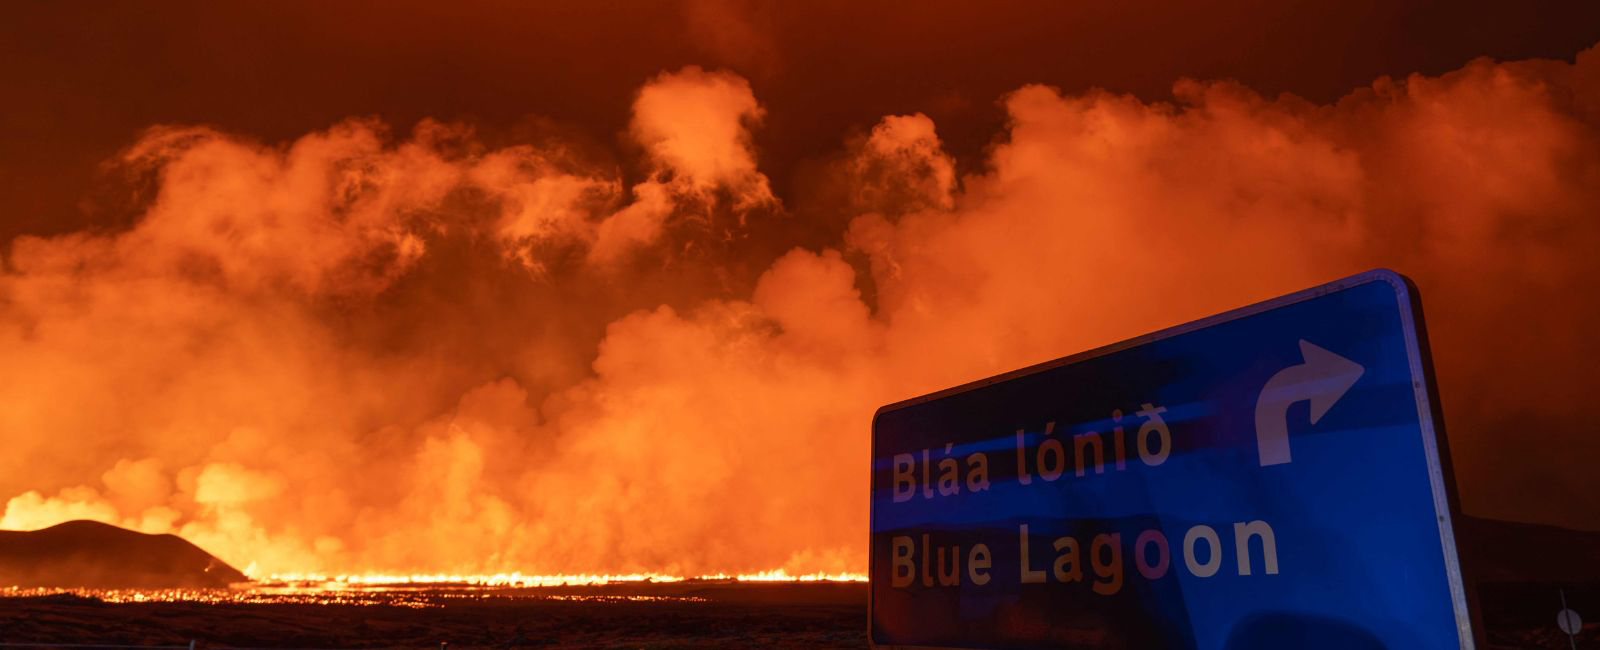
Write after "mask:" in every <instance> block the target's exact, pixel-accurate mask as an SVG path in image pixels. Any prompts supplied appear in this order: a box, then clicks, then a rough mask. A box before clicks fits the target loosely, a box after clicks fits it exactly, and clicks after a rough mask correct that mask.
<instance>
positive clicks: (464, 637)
mask: <svg viewBox="0 0 1600 650" xmlns="http://www.w3.org/2000/svg"><path fill="white" fill-rule="evenodd" d="M1545 591H1546V589H1544V588H1536V587H1526V588H1510V589H1508V588H1501V589H1496V590H1493V595H1491V596H1490V597H1489V598H1487V599H1486V600H1488V601H1489V602H1488V603H1486V604H1488V605H1490V607H1491V608H1492V609H1493V610H1495V612H1494V613H1493V614H1490V613H1489V612H1485V613H1486V620H1487V622H1488V623H1490V625H1489V631H1490V644H1489V648H1490V650H1510V649H1522V648H1550V649H1556V648H1568V647H1569V646H1568V641H1567V638H1566V636H1565V635H1564V634H1562V633H1560V632H1559V631H1557V630H1556V629H1555V625H1554V622H1555V621H1554V610H1553V609H1552V608H1551V607H1546V606H1536V607H1530V608H1528V611H1527V612H1524V613H1516V612H1514V611H1513V610H1515V609H1517V608H1516V607H1515V606H1513V605H1514V604H1521V603H1527V604H1542V601H1544V600H1547V598H1546V596H1547V595H1548V594H1546V593H1544V592H1545ZM1576 591H1577V592H1578V593H1575V594H1574V593H1569V595H1570V596H1575V598H1574V600H1578V601H1583V604H1584V605H1586V606H1587V605H1590V604H1591V603H1590V600H1591V599H1593V598H1595V597H1596V596H1597V595H1600V594H1596V593H1594V592H1591V591H1590V590H1586V589H1581V588H1580V589H1578V590H1576ZM866 595H867V593H866V585H864V584H859V583H855V584H850V583H844V584H840V583H832V584H667V585H639V584H632V585H612V586H606V587H546V588H539V589H524V590H495V591H490V592H470V591H459V590H441V591H431V590H405V591H398V592H391V593H388V594H387V595H385V594H383V593H381V592H380V593H379V594H377V596H376V597H375V598H374V597H372V596H373V593H372V592H364V595H362V596H361V598H360V599H364V601H365V604H349V603H333V604H327V603H316V602H306V601H304V600H299V599H298V598H299V597H298V596H296V597H286V598H284V599H282V600H276V601H274V600H273V599H271V598H268V599H265V602H229V603H205V602H192V601H189V602H120V603H118V602H106V601H104V600H100V599H96V598H89V597H83V596H76V595H70V594H58V595H49V596H31V597H10V598H0V645H3V646H5V647H18V646H21V647H50V646H57V647H59V646H62V645H73V644H95V645H139V646H162V645H165V646H178V647H187V646H188V644H189V642H190V641H191V640H195V641H198V642H199V645H200V646H204V647H212V648H217V647H236V648H239V647H243V648H386V647H397V648H430V649H431V648H439V647H440V644H441V643H448V644H449V647H450V648H452V649H455V648H542V647H562V648H569V647H570V648H802V647H805V648H813V647H815V648H861V647H866V645H867V643H866V619H867V608H866ZM374 603H376V604H374ZM1585 609H1589V611H1595V610H1593V609H1592V608H1589V607H1585ZM1584 613H1588V612H1584ZM1597 613H1600V612H1597ZM1546 614H1548V615H1546ZM1545 619H1548V620H1545ZM1587 623H1588V624H1587V625H1585V626H1584V630H1583V634H1581V635H1580V636H1579V638H1578V640H1577V647H1578V648H1600V621H1596V620H1595V619H1594V618H1590V620H1589V621H1588V622H1587Z"/></svg>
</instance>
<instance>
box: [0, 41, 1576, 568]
mask: <svg viewBox="0 0 1600 650" xmlns="http://www.w3.org/2000/svg"><path fill="white" fill-rule="evenodd" d="M1175 90H1176V92H1175V95H1176V97H1177V102H1176V103H1173V104H1167V103H1145V102H1141V101H1139V100H1136V99H1134V98H1131V97H1126V96H1118V95H1113V94H1109V93H1105V92H1087V93H1083V94H1076V95H1063V94H1062V93H1060V92H1059V91H1057V90H1053V89H1051V88H1047V87H1041V86H1029V87H1024V88H1021V89H1019V90H1017V91H1015V92H1013V93H1012V94H1010V95H1009V96H1007V97H1006V98H1004V100H1003V101H1004V107H1005V110H1006V111H1007V113H1008V115H1009V118H1010V119H1009V126H1008V132H1007V133H1006V134H1005V138H1004V140H1003V141H1001V142H1000V143H998V144H997V145H996V146H995V147H993V149H992V150H991V152H990V154H989V158H988V160H987V161H986V165H985V166H984V167H983V170H984V171H982V172H980V173H977V174H973V175H968V176H964V177H958V176H957V174H956V171H955V170H956V165H955V161H953V160H952V159H951V158H950V157H949V156H948V155H946V154H945V153H944V152H943V150H942V148H941V146H940V143H939V139H938V137H937V135H936V131H935V125H934V124H933V122H932V121H931V120H929V119H928V118H926V117H924V116H921V115H903V116H891V117H886V118H884V119H883V121H882V122H881V123H879V124H878V125H876V126H875V127H874V128H872V129H871V131H870V133H866V134H863V135H862V136H861V137H859V138H856V139H855V140H852V141H851V142H850V144H849V145H848V147H847V151H846V153H845V155H844V156H842V157H841V158H840V160H839V161H838V162H837V163H836V164H834V165H832V166H831V167H830V168H829V169H828V172H827V174H826V176H827V179H828V180H827V183H826V184H827V185H828V187H829V188H830V189H831V190H832V191H834V192H835V193H836V194H837V195H838V196H843V197H846V198H845V200H843V201H842V202H841V203H840V205H841V206H842V207H838V208H830V209H834V210H843V213H842V214H839V215H838V218H839V220H838V224H847V225H845V226H842V227H832V230H831V231H830V234H829V235H828V236H829V238H830V239H831V241H832V242H833V243H832V244H831V245H829V246H828V247H824V248H820V249H807V248H795V249H793V250H789V251H788V252H782V250H783V248H786V247H788V246H792V245H793V244H792V243H791V244H788V245H785V246H782V247H780V248H777V249H773V248H772V247H771V245H770V242H771V241H772V240H773V238H775V237H778V238H781V236H782V234H783V233H787V232H792V231H793V229H792V228H789V226H791V225H792V224H791V221H792V220H794V219H796V218H798V217H797V216H795V215H797V214H800V213H803V212H804V211H803V210H799V209H795V208H797V207H798V206H801V205H804V203H805V201H806V200H807V199H806V198H805V197H798V198H792V199H790V201H791V203H792V205H785V204H784V202H783V201H780V199H779V198H777V196H776V195H775V194H774V192H773V191H772V189H771V188H770V185H769V182H768V179H767V178H766V177H765V176H764V175H763V174H762V173H761V171H760V170H759V167H758V165H757V155H756V151H755V148H754V146H753V144H752V139H751V133H752V129H755V128H758V127H759V123H760V119H761V116H762V109H761V106H760V104H759V103H758V102H757V99H756V97H755V96H754V95H753V93H752V92H751V88H750V86H749V85H748V84H747V83H745V81H744V80H743V79H741V78H739V77H737V76H735V75H733V74H730V73H726V72H714V71H705V70H700V69H697V68H687V69H684V70H681V71H677V72H672V73H665V74H662V75H660V76H658V77H656V78H654V79H652V80H650V81H649V82H648V83H647V84H645V85H644V87H643V88H642V89H641V90H640V91H639V93H638V95H637V97H636V101H635V103H634V106H633V109H634V116H633V121H632V123H631V125H630V127H629V130H628V134H627V136H628V138H629V139H630V140H631V141H632V142H633V144H636V145H637V146H638V147H639V149H638V151H639V152H640V154H641V164H642V167H641V168H640V169H639V171H640V172H642V175H640V178H641V179H642V180H639V181H637V182H634V183H631V184H629V183H627V182H625V180H624V179H625V177H626V175H625V174H623V173H622V172H621V171H620V170H619V169H618V168H617V167H616V166H615V165H607V164H605V163H600V162H596V157H595V156H593V155H590V153H591V152H586V151H585V150H584V148H583V147H581V146H579V145H578V144H576V143H572V142H566V141H562V140H561V139H560V138H550V139H546V140H542V141H540V142H538V143H535V144H518V145H511V146H491V145H489V144H486V143H485V142H483V141H481V139H479V138H478V137H477V136H476V135H475V134H474V133H473V131H472V129H471V128H470V127H468V126H465V125H459V124H443V123H438V122H432V121H429V122H424V123H422V124H420V125H418V126H417V127H416V128H415V129H414V130H413V132H412V133H411V134H410V135H408V136H406V137H400V138H396V137H394V136H393V135H391V134H389V133H388V132H387V131H386V129H385V127H384V126H383V125H381V124H378V123H375V122H372V121H363V120H353V121H348V122H345V123H341V124H338V125H335V126H333V127H332V128H329V129H328V130H326V131H323V132H318V133H312V134H308V135H306V136H304V137H301V138H299V139H298V140H295V141H293V142H290V143H283V144H273V143H260V142H253V141H250V140H248V139H246V138H243V137H239V136H235V135H231V134H228V133H223V132H219V131H216V130H211V129H205V128H193V127H158V128H153V129H151V130H150V131H149V132H148V133H147V134H146V135H145V136H144V137H143V138H142V139H140V140H139V141H138V142H137V143H135V144H134V145H133V146H131V147H130V148H129V149H128V150H127V151H126V152H125V153H124V154H123V155H122V156H121V157H120V158H119V159H118V160H116V161H114V162H113V163H112V164H114V165H116V167H117V168H118V169H120V170H122V171H125V172H126V173H127V174H128V176H129V178H130V187H132V188H135V189H138V188H145V189H148V190H149V193H148V194H144V195H140V196H141V198H140V200H141V201H142V203H141V205H142V206H143V207H142V216H141V217H140V218H139V219H138V220H137V222H136V223H134V224H132V225H131V226H129V227H126V228H120V229H103V230H93V231H84V232H78V233H73V234H69V235H64V236H57V237H50V238H39V237H20V238H18V239H16V240H14V241H12V242H11V244H10V248H9V252H8V253H7V255H6V257H5V258H4V262H5V266H4V269H3V275H0V356H3V362H4V363H3V366H4V367H5V368H6V370H7V372H5V373H4V375H3V376H0V403H3V404H5V405H6V407H5V408H4V409H0V432H3V435H4V436H5V441H6V443H7V444H6V453H5V454H3V455H0V496H9V497H11V498H10V500H9V502H8V503H7V504H6V506H5V510H4V516H3V518H0V527H4V528H34V527H39V526H45V525H50V524H53V523H56V522H58V521H61V520H65V519H70V518H80V517H84V518H92V519H99V520H102V521H107V522H111V523H117V524H122V525H126V526H131V527H134V528H137V529H140V530H144V531H150V532H175V533H179V534H181V535H184V536H185V537H188V538H189V539H191V540H193V541H195V542H196V543H198V544H200V545H201V546H203V547H205V548H207V549H209V550H212V551H213V552H215V553H218V554H219V555H221V556H222V557H223V558H224V559H226V560H228V561H230V562H232V563H236V564H238V565H240V566H246V565H254V566H255V567H256V569H257V570H258V571H259V572H262V573H266V572H277V571H451V572H495V571H512V570H520V571H523V572H528V573H532V572H578V571H584V572H625V571H658V572H665V573H678V574H704V573H714V572H737V571H751V570H764V569H772V568H779V567H781V568H785V569H787V570H789V571H790V572H792V573H804V572H815V571H826V572H840V571H860V570H862V569H864V565H865V553H864V549H863V548H862V541H863V540H864V539H865V538H866V535H865V524H866V494H865V489H864V488H865V477H866V471H867V454H868V448H867V443H868V441H867V437H868V436H867V431H868V424H869V420H870V416H871V414H872V412H873V410H874V408H876V407H877V406H879V405H881V404H883V403H887V402H890V401H894V400H897V399H901V398H904V397H909V396H912V395H914V394H918V393H921V392H926V391H930V390H934V389H938V388H942V387H945V386H949V385H953V384H956V383H960V382H963V381H968V380H972V379H976V378H979V377H982V376H985V375H989V374H993V373H996V372H1000V371H1004V370H1009V369H1012V368H1015V367H1018V366H1022V365H1025V364H1030V363H1035V362H1039V361H1043V360H1047V359H1050V358H1054V357H1058V356H1062V355H1065V354H1069V353H1072V352H1076V351H1079V350H1083V349H1086V348H1089V347H1092V346H1096V345H1099V344H1104V343H1108V342H1111V341H1114V340H1118V339H1121V338H1125V337H1128V336H1132V335H1136V334H1140V333H1143V332H1146V331H1149V330H1153V329H1156V328H1159V327H1163V326H1167V325H1172V324H1175V323H1178V322H1182V321H1186V320H1190V319H1193V318H1197V317H1200V316H1203V315H1206V314H1208V313H1211V312H1215V311H1218V310H1222V309H1227V308H1231V307H1236V306H1240V305H1242V304H1246V303H1249V302H1252V301H1256V300H1260V299H1264V298H1267V297H1271V296H1273V295H1276V294H1279V293H1283V292H1287V291H1291V290H1294V289H1298V288H1301V287H1303V286H1306V285H1310V284H1313V283H1317V282H1322V281H1326V280H1329V279H1332V278H1335V277H1339V276H1343V275H1346V274H1350V273H1353V272H1357V271H1360V270H1365V269H1367V268H1370V267H1374V266H1388V267H1393V268H1397V269H1400V270H1402V271H1404V272H1407V273H1409V274H1411V275H1412V276H1413V277H1415V278H1416V279H1417V280H1418V282H1419V284H1420V285H1421V288H1422V291H1423V294H1424V296H1425V300H1426V309H1427V313H1428V317H1429V321H1430V322H1429V325H1430V329H1431V333H1432V336H1433V339H1434V341H1433V343H1434V349H1435V356H1436V360H1437V365H1438V368H1439V370H1440V373H1441V386H1442V392H1443V399H1444V403H1445V407H1446V409H1447V416H1446V421H1447V423H1448V427H1449V434H1450V442H1451V446H1452V449H1453V451H1454V454H1455V457H1456V461H1457V468H1458V474H1459V477H1460V480H1461V483H1462V490H1463V494H1464V498H1465V504H1466V507H1467V509H1468V510H1469V511H1474V512H1476V513H1479V514H1486V515H1492V516H1506V517H1511V518H1515V519H1523V520H1544V521H1550V522H1553V523H1560V524H1566V525H1572V526H1586V527H1596V526H1600V519H1596V514H1595V513H1600V483H1597V481H1596V478H1595V476H1596V474H1595V473H1594V472H1593V471H1592V469H1591V468H1589V467H1588V466H1587V465H1586V462H1587V461H1585V460H1584V456H1583V454H1579V453H1573V452H1574V451H1576V450H1588V451H1590V452H1592V451H1593V450H1594V449H1595V448H1596V447H1597V446H1600V445H1597V443H1596V439H1595V438H1594V436H1593V430H1594V428H1593V426H1592V425H1589V424H1588V419H1587V418H1588V415H1587V414H1586V413H1585V412H1584V410H1583V406H1584V405H1585V404H1586V403H1587V402H1588V401H1589V400H1590V399H1591V398H1592V397H1591V396H1590V395H1589V394H1588V389H1589V388H1590V387H1592V386H1593V382H1592V381H1591V380H1590V379H1589V377H1590V374H1591V369H1590V368H1589V367H1588V366H1589V365H1591V363H1592V361H1591V360H1592V359H1595V358H1600V343H1597V342H1596V340H1595V337H1594V333H1595V332H1597V331H1600V309H1597V307H1596V304H1595V303H1594V301H1593V299H1592V295H1593V279H1594V278H1596V277H1600V256H1597V255H1596V254H1595V252H1594V251H1596V250H1600V221H1597V215H1600V50H1596V49H1590V50H1589V51H1587V52H1585V53H1584V54H1582V55H1580V56H1579V57H1578V60H1577V62H1576V64H1566V63H1562V62H1552V61H1530V62H1518V63H1504V64H1497V63H1493V62H1489V61H1479V62H1474V63H1472V64H1470V65H1468V66H1467V67H1465V68H1463V69H1461V70H1458V71H1456V72H1452V73H1450V74H1447V75H1444V76H1442V77H1437V78H1428V77H1420V76H1413V77H1410V78H1407V79H1404V80H1391V79H1381V80H1378V81H1377V82H1375V83H1374V84H1373V85H1372V86H1370V87H1367V88H1362V89H1358V90H1356V91H1354V92H1352V93H1350V94H1349V95H1347V96H1346V97H1344V98H1343V99H1341V100H1340V101H1338V102H1337V103H1335V104H1332V105H1316V104H1312V103H1308V102H1306V101H1303V100H1300V99H1297V98H1294V97H1289V96H1285V97H1279V98H1275V99H1274V98H1265V97H1262V96H1260V95H1258V94H1256V93H1254V92H1252V91H1251V90H1249V89H1247V88H1243V87H1240V86H1238V85H1236V84H1232V83H1202V82H1193V81H1184V82H1181V83H1179V84H1178V85H1177V86H1176V89H1175ZM1589 458H1592V454H1591V455H1590V456H1589ZM1353 471H1355V470H1353Z"/></svg>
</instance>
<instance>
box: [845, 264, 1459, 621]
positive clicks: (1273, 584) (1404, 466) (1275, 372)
mask: <svg viewBox="0 0 1600 650" xmlns="http://www.w3.org/2000/svg"><path fill="white" fill-rule="evenodd" d="M1431 389H1432V377H1431V370H1430V362H1429V360H1428V356H1427V349H1426V341H1425V339H1424V338H1423V329H1422V324H1421V321H1420V310H1419V307H1418V303H1417V301H1416V289H1415V288H1414V287H1413V286H1412V285H1411V284H1410V282H1408V281H1407V280H1406V279H1405V278H1404V277H1402V276H1400V275H1398V274H1396V273H1393V272H1390V271H1372V272H1368V273H1364V274H1362V275H1358V276H1355V277H1352V278H1348V279H1346V280H1342V281H1339V282H1335V283H1333V284H1329V285H1326V286H1322V287H1317V288H1314V289H1310V290H1307V291H1303V292H1300V293H1296V294H1292V295H1289V296H1284V297H1282V298H1278V299H1276V300H1272V301H1269V302H1266V303H1262V304H1259V305H1255V306H1252V307H1246V308H1244V309H1240V310H1237V311H1233V312H1229V313H1226V314H1222V315H1219V316H1215V317H1212V318H1208V319H1205V320H1201V321H1197V322H1194V323H1190V324H1188V325H1183V326H1179V327H1176V328H1173V329H1170V330H1166V331H1162V332H1157V333H1155V334H1151V335H1148V336H1145V337H1141V338H1138V339H1134V340H1131V341H1126V342H1123V343H1119V344H1116V345H1112V346H1108V347H1106V348H1102V349H1099V350H1094V351H1091V352H1086V353H1084V354H1080V355H1077V356H1073V357H1068V358H1066V359H1061V360H1058V361H1054V362H1050V363H1046V364H1042V365H1039V366H1035V367H1032V368H1026V369H1023V370H1019V371H1017V372H1013V373H1009V374H1006V375H1002V376H999V377H995V378H992V379H989V380H985V381H981V382H977V383H975V384H971V385H967V386H962V387H959V388H954V389H951V390H947V391H943V392H940V393H936V394H933V395H929V396H926V397H922V398H918V399H913V400H910V401H906V402H902V403H899V404H894V405H891V406H887V407H884V408H883V409H881V410H879V412H878V414H877V416H876V417H875V418H874V420H873V429H872V430H873V441H872V454H873V459H872V492H871V499H872V506H871V507H872V516H871V531H872V534H871V543H872V548H871V553H870V557H871V567H870V575H871V582H872V586H871V591H872V600H871V635H872V640H873V642H874V643H875V644H877V645H880V646H912V647H1001V648H1033V647H1083V648H1227V649H1235V648H1237V649H1243V648H1274V649H1278V648H1358V649H1359V648H1439V649H1443V648H1461V647H1472V646H1473V641H1474V640H1473V634H1472V629H1471V623H1470V617H1469V614H1468V608H1467V600H1466V596H1465V593H1464V590H1463V586H1462V580H1461V572H1460V567H1459V564H1458V562H1457V559H1456V552H1455V543H1454V538H1453V535H1452V533H1451V528H1450V526H1451V512H1452V510H1453V503H1454V496H1453V485H1452V483H1451V481H1450V478H1449V475H1448V464H1447V459H1446V458H1444V455H1445V454H1444V450H1443V449H1442V448H1441V446H1440V444H1439V442H1438V438H1437V437H1436V435H1437V430H1436V426H1437V424H1436V423H1437V418H1436V417H1435V415H1434V413H1435V403H1436V400H1435V399H1433V397H1432V396H1431Z"/></svg>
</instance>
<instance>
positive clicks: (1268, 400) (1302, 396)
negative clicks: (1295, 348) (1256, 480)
mask: <svg viewBox="0 0 1600 650" xmlns="http://www.w3.org/2000/svg"><path fill="white" fill-rule="evenodd" d="M1300 354H1301V356H1303V357H1304V358H1305V363H1302V364H1300V365H1297V366H1289V367H1288V368H1284V369H1283V370H1279V371H1278V374H1275V375H1273V376H1272V378H1271V379H1268V380H1267V385H1266V386H1264V387H1262V389H1261V396H1260V397H1258V398H1256V453H1257V454H1258V456H1259V457H1260V460H1261V466H1262V467H1266V466H1268V465H1282V464H1284V463H1287V462H1289V405H1290V404H1293V403H1295V402H1299V401H1305V400H1309V401H1310V402H1311V423H1312V424H1316V423H1317V420H1321V419H1322V416H1323V415H1324V414H1326V413H1327V412H1328V409H1330V408H1333V404H1334V402H1337V401H1339V398H1341V397H1344V394H1345V392H1346V391H1348V390H1350V387H1351V386H1354V385H1355V383H1356V380H1358V379H1360V378H1361V375H1362V373H1365V372H1366V369H1365V368H1362V367H1361V364H1359V363H1356V362H1354V361H1351V360H1349V359H1346V358H1344V357H1341V356H1339V355H1337V354H1334V353H1332V352H1329V351H1327V350H1324V349H1322V348H1320V347H1317V346H1315V345H1312V344H1311V343H1310V342H1309V341H1306V340H1305V339H1301V340H1300Z"/></svg>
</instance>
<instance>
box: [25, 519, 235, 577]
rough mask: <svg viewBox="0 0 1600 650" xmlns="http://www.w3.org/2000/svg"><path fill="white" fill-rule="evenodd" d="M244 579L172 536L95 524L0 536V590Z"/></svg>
mask: <svg viewBox="0 0 1600 650" xmlns="http://www.w3.org/2000/svg"><path fill="white" fill-rule="evenodd" d="M245 580H248V578H246V577H245V575H244V574H242V573H240V572H238V571H237V570H235V569H234V568H233V567H231V566H228V565H227V564H226V563H224V562H223V561H222V560H219V559H217V558H216V557H214V556H212V555H211V554H210V553H207V552H205V551H203V550H200V547H198V546H195V545H194V544H191V543H189V542H187V541H185V540H184V539H183V538H181V537H178V536H176V535H147V534H145V533H138V532H134V531H131V530H127V529H123V528H118V527H116V526H112V525H110V524H103V523H100V522H97V521H69V522H66V523H62V524H57V525H55V526H51V527H49V528H44V529H41V530H33V531H12V530H4V531H0V585H4V586H17V587H90V588H103V589H112V588H131V589H162V588H178V587H226V586H228V584H229V583H233V582H243V581H245Z"/></svg>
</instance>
